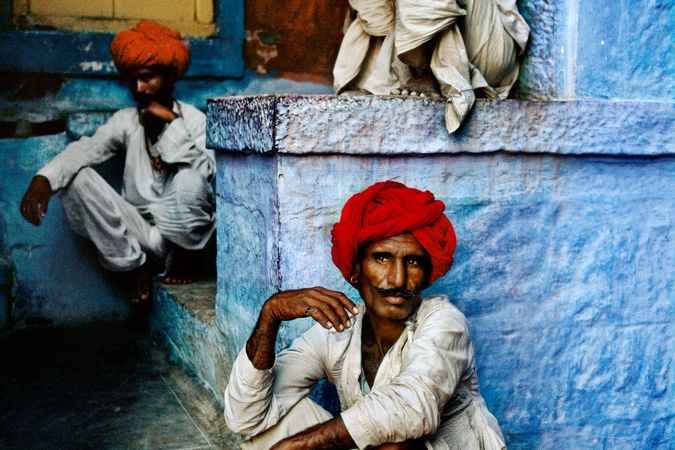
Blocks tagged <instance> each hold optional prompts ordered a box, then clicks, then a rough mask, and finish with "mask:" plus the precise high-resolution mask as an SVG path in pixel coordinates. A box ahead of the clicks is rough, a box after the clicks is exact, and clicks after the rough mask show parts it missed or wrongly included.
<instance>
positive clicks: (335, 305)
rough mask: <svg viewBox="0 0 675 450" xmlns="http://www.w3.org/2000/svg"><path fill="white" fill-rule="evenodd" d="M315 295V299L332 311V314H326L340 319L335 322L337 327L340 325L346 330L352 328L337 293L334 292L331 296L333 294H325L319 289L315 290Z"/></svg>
mask: <svg viewBox="0 0 675 450" xmlns="http://www.w3.org/2000/svg"><path fill="white" fill-rule="evenodd" d="M313 293H314V298H316V299H317V300H318V301H319V302H320V303H321V304H322V305H323V306H324V307H325V308H326V309H330V313H329V312H326V314H333V315H335V316H336V317H337V318H338V321H337V322H335V324H336V325H337V324H338V323H339V324H342V325H343V327H345V328H349V327H350V326H351V322H350V321H349V316H348V315H347V312H346V311H345V307H344V305H343V303H342V302H341V301H339V300H338V299H337V298H336V297H337V295H336V294H337V293H335V292H333V293H332V295H331V293H324V292H323V291H321V290H319V289H314V291H313Z"/></svg>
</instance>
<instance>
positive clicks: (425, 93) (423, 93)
mask: <svg viewBox="0 0 675 450" xmlns="http://www.w3.org/2000/svg"><path fill="white" fill-rule="evenodd" d="M439 91H440V89H439V87H438V82H437V81H436V78H434V76H433V74H431V73H425V74H423V75H421V76H419V77H414V78H411V79H410V80H408V82H407V83H406V84H405V86H404V87H403V88H402V89H392V91H391V93H392V95H409V96H411V97H417V96H419V97H429V98H433V99H439V98H441V94H440V93H439Z"/></svg>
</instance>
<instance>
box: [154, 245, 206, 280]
mask: <svg viewBox="0 0 675 450" xmlns="http://www.w3.org/2000/svg"><path fill="white" fill-rule="evenodd" d="M200 254H201V252H200V251H198V250H186V249H184V248H180V247H176V248H175V249H174V251H173V256H172V258H171V262H170V263H169V268H168V270H167V272H166V274H165V275H164V276H163V277H162V280H161V281H162V283H164V284H190V283H193V282H195V281H197V279H198V278H199V275H200V273H201V269H202V267H203V264H202V261H201V260H200V258H199V256H200Z"/></svg>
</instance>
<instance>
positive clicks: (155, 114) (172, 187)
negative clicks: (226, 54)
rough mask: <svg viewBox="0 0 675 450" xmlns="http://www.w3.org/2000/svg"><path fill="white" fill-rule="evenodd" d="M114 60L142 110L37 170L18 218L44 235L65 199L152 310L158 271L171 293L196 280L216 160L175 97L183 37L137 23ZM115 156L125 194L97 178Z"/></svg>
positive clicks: (207, 232) (190, 109)
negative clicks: (56, 198) (50, 213)
mask: <svg viewBox="0 0 675 450" xmlns="http://www.w3.org/2000/svg"><path fill="white" fill-rule="evenodd" d="M110 50H111V53H112V57H113V60H114V62H115V66H116V67H117V69H118V70H119V72H120V73H121V75H122V77H124V78H125V80H126V81H127V82H128V86H129V89H130V90H131V94H132V95H133V98H134V100H135V101H136V107H135V108H125V109H122V110H120V111H118V112H116V113H115V114H113V116H112V117H110V119H109V120H108V121H107V122H106V123H105V124H104V125H102V126H101V127H100V128H98V129H97V130H96V133H95V134H94V135H93V136H92V137H84V138H82V139H80V140H79V141H77V142H73V143H71V144H70V145H69V146H68V147H67V148H66V149H65V150H64V151H63V152H61V153H60V154H59V155H57V156H56V157H55V158H54V159H53V160H52V161H50V162H49V163H48V164H47V165H46V166H44V167H43V168H42V169H40V171H39V172H38V173H37V175H36V176H35V177H33V179H32V181H31V183H30V186H29V187H28V189H27V190H26V193H25V194H24V197H23V199H22V201H21V205H20V209H21V214H22V215H23V216H24V217H25V219H26V220H28V221H29V222H30V223H32V224H34V225H40V224H41V222H42V217H43V216H44V215H45V214H46V212H47V205H48V203H49V199H50V198H51V197H52V195H54V193H55V192H57V191H60V192H61V200H62V203H63V208H64V211H65V213H66V217H67V218H68V221H69V223H70V226H71V227H72V228H73V230H74V231H75V232H76V233H78V234H80V235H82V236H84V237H85V238H87V239H90V240H91V241H93V243H94V244H95V245H96V248H97V250H98V255H99V260H100V262H101V264H102V265H103V266H104V267H105V268H106V269H109V270H112V271H115V272H131V273H133V279H134V286H133V287H132V290H131V297H132V300H134V301H137V302H139V301H142V302H146V301H149V300H150V297H151V296H150V293H151V292H150V291H151V287H152V277H153V276H154V275H155V274H156V273H157V272H161V271H162V269H165V270H167V274H166V277H165V279H164V281H165V282H167V283H185V282H190V281H192V280H193V278H194V277H195V274H194V273H192V272H191V267H194V263H193V262H190V261H189V258H190V257H193V258H194V252H191V251H193V250H199V249H201V248H203V247H204V246H205V245H206V243H207V241H208V240H209V238H210V236H211V234H212V233H213V230H214V228H215V208H214V196H213V191H212V189H211V184H210V181H211V179H212V178H213V175H214V173H215V160H214V155H213V151H212V150H207V149H206V147H205V129H206V116H205V115H204V114H203V113H202V112H201V111H199V110H198V109H197V108H195V107H194V106H192V105H189V104H187V103H183V102H181V101H178V100H176V99H174V97H173V91H174V85H175V83H176V81H177V80H178V79H179V78H180V77H181V75H183V73H184V72H185V71H186V70H187V68H188V65H189V63H190V50H189V49H188V46H187V45H186V44H185V43H184V42H183V41H182V40H181V35H180V33H178V32H177V31H174V30H171V29H169V28H167V27H164V26H162V25H160V24H158V23H156V22H152V21H147V20H141V21H140V22H139V23H138V26H136V27H135V28H134V29H131V30H126V31H123V32H121V33H119V34H118V35H117V36H116V37H115V39H114V40H113V41H112V44H111V46H110ZM118 153H122V154H124V155H125V165H124V174H123V187H122V192H121V193H118V192H116V191H115V190H114V189H113V188H112V187H111V186H110V185H109V184H108V183H106V182H105V181H104V180H103V178H101V176H99V175H98V173H96V172H95V171H94V170H93V169H92V168H91V166H94V165H96V164H99V163H101V162H103V161H106V160H107V159H109V158H111V157H113V156H114V155H115V154H118ZM170 262H172V264H169V263H170ZM167 266H170V267H167Z"/></svg>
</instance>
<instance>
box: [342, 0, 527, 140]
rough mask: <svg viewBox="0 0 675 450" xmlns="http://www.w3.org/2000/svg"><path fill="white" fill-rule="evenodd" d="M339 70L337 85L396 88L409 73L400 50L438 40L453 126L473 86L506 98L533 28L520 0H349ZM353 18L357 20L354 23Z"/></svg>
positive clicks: (435, 61) (437, 67)
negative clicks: (522, 9)
mask: <svg viewBox="0 0 675 450" xmlns="http://www.w3.org/2000/svg"><path fill="white" fill-rule="evenodd" d="M349 3H350V6H351V8H352V10H353V11H354V12H355V13H356V15H355V17H354V18H353V20H351V19H352V17H351V16H349V17H348V20H347V23H348V25H347V28H346V31H345V36H344V38H343V40H342V44H341V46H340V52H339V53H338V57H337V60H336V62H335V67H334V70H333V76H334V80H335V81H334V85H335V90H336V92H337V93H338V94H339V93H341V92H344V91H350V90H357V91H358V90H362V91H365V92H367V93H370V94H375V95H389V94H391V93H392V91H393V90H395V89H397V90H401V89H403V88H404V87H405V85H406V83H407V82H408V81H409V80H410V78H411V76H412V74H411V71H410V68H409V67H408V66H407V65H406V64H404V63H403V62H402V61H401V60H400V59H399V56H400V55H402V54H403V53H406V52H408V51H410V50H413V49H415V48H418V47H420V46H421V45H424V44H426V43H427V42H429V41H431V40H432V39H435V43H434V45H435V46H434V50H433V54H432V56H431V61H430V62H429V66H430V68H431V71H432V73H433V75H434V77H435V78H436V80H437V81H438V83H439V85H440V89H441V95H442V96H443V97H445V98H446V99H447V105H446V109H445V126H446V128H447V130H448V132H450V133H452V132H454V131H455V130H456V129H457V128H459V126H460V124H461V123H462V121H463V120H464V118H465V117H466V115H467V114H468V112H469V110H470V109H471V107H472V106H473V103H474V100H475V94H474V89H481V90H482V91H483V93H484V95H485V96H486V97H487V98H490V99H503V98H506V97H507V96H508V93H509V90H510V89H511V87H513V85H514V84H515V82H516V80H517V79H518V72H519V62H518V56H520V55H521V54H522V53H523V52H524V50H525V46H526V44H527V40H528V37H529V33H530V28H529V27H528V25H527V23H526V22H525V19H523V17H522V16H521V15H520V13H519V12H518V8H517V6H516V1H515V0H349ZM350 20H351V22H350Z"/></svg>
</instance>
